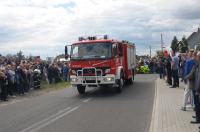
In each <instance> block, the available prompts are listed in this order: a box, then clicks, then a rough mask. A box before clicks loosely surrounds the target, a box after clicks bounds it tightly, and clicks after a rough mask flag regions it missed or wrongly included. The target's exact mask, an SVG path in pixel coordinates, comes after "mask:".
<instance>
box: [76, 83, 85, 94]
mask: <svg viewBox="0 0 200 132" xmlns="http://www.w3.org/2000/svg"><path fill="white" fill-rule="evenodd" d="M77 90H78V92H79V94H84V93H85V86H82V85H77Z"/></svg>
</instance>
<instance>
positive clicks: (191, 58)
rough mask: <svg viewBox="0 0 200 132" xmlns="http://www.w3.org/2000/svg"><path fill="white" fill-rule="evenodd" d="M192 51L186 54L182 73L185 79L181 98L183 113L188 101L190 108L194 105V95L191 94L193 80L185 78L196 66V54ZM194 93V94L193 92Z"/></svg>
mask: <svg viewBox="0 0 200 132" xmlns="http://www.w3.org/2000/svg"><path fill="white" fill-rule="evenodd" d="M193 52H194V51H190V52H189V53H188V58H187V60H186V63H185V71H184V77H185V89H184V96H183V107H182V108H181V109H182V110H183V111H186V105H187V102H188V99H191V101H190V102H191V106H193V105H194V102H195V101H193V100H195V99H194V97H193V95H194V96H195V94H193V93H192V91H195V90H194V79H188V78H187V76H188V75H189V74H190V72H191V71H192V68H193V66H194V65H195V64H196V60H195V59H196V53H193ZM194 93H195V92H194Z"/></svg>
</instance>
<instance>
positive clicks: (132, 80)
mask: <svg viewBox="0 0 200 132" xmlns="http://www.w3.org/2000/svg"><path fill="white" fill-rule="evenodd" d="M134 75H135V74H134V71H133V75H132V77H131V78H130V79H129V80H128V84H133V82H134V80H135V78H134Z"/></svg>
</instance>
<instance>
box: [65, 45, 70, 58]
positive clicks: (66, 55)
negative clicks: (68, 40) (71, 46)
mask: <svg viewBox="0 0 200 132" xmlns="http://www.w3.org/2000/svg"><path fill="white" fill-rule="evenodd" d="M68 57H69V54H68V48H67V46H65V59H66V60H67V59H68Z"/></svg>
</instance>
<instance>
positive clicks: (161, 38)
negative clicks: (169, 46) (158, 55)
mask: <svg viewBox="0 0 200 132" xmlns="http://www.w3.org/2000/svg"><path fill="white" fill-rule="evenodd" d="M163 44H164V42H163V35H162V33H161V51H162V53H163Z"/></svg>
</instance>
